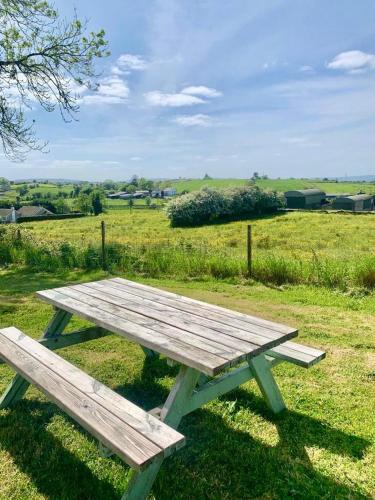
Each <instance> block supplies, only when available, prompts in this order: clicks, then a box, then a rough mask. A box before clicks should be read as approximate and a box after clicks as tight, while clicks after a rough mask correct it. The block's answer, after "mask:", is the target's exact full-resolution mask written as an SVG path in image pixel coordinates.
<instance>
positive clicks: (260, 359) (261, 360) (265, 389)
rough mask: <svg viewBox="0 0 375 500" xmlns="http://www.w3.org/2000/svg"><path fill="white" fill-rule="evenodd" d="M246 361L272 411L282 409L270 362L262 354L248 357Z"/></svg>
mask: <svg viewBox="0 0 375 500" xmlns="http://www.w3.org/2000/svg"><path fill="white" fill-rule="evenodd" d="M248 363H249V367H250V369H251V371H252V372H253V375H254V378H255V380H256V381H257V383H258V386H259V388H260V390H261V392H262V394H263V396H264V399H265V400H266V402H267V404H268V406H269V407H270V408H271V410H272V411H273V412H274V413H280V412H281V411H283V410H284V409H285V403H284V400H283V397H282V395H281V392H280V389H279V387H278V385H277V383H276V380H275V379H274V377H273V374H272V371H271V364H270V363H269V362H268V361H267V360H266V358H265V357H264V354H260V355H259V356H256V357H255V358H251V359H249V361H248Z"/></svg>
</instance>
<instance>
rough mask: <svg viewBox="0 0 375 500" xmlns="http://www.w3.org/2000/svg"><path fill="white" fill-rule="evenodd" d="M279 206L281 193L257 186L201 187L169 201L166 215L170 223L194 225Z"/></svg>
mask: <svg viewBox="0 0 375 500" xmlns="http://www.w3.org/2000/svg"><path fill="white" fill-rule="evenodd" d="M282 206H283V201H282V197H281V196H280V195H279V194H278V193H276V192H275V191H265V190H263V189H260V188H259V187H258V186H244V187H238V188H231V189H222V190H220V189H209V188H204V189H202V190H201V191H196V192H193V193H188V194H185V195H182V196H180V197H179V198H175V199H173V200H172V201H170V202H169V204H168V206H167V215H168V217H169V219H170V221H171V225H172V226H173V227H182V226H198V225H202V224H207V223H212V222H218V221H220V220H238V219H241V218H244V217H248V216H252V215H260V214H264V213H270V212H274V211H276V210H277V209H278V208H280V207H282Z"/></svg>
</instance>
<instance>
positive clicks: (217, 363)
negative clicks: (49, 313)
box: [37, 290, 234, 376]
mask: <svg viewBox="0 0 375 500" xmlns="http://www.w3.org/2000/svg"><path fill="white" fill-rule="evenodd" d="M37 296H38V297H39V298H41V299H42V300H44V301H46V302H48V303H50V304H52V305H55V306H56V307H60V308H62V309H65V310H67V311H69V312H72V313H73V314H75V315H76V316H79V317H81V318H84V319H87V320H88V321H92V322H93V323H95V324H97V325H98V326H101V327H102V328H106V329H107V330H110V331H112V332H114V333H118V334H119V335H122V336H124V337H125V338H127V339H129V340H132V341H134V342H137V343H138V344H141V345H143V346H145V347H148V348H149V349H152V350H155V351H157V352H159V353H161V354H165V355H166V356H167V357H170V358H172V359H175V360H176V361H179V362H180V363H182V364H185V365H187V366H191V367H192V368H196V369H197V370H200V371H202V372H203V373H206V374H207V375H211V376H213V375H216V374H217V373H219V372H220V371H222V370H223V369H225V368H226V367H229V366H232V365H233V363H234V361H233V362H232V361H229V360H227V359H225V358H223V357H220V356H217V355H214V354H211V353H209V352H207V351H202V349H198V348H196V347H194V346H192V345H190V344H189V343H186V342H183V341H181V340H178V339H172V338H170V337H167V336H166V335H162V334H160V333H158V332H157V331H155V330H152V329H150V328H146V327H143V326H142V325H139V324H136V323H134V322H131V321H129V320H126V319H123V318H120V317H119V316H115V315H114V314H111V313H108V312H106V311H104V310H102V309H98V308H96V307H92V306H90V305H88V304H85V303H83V302H81V301H79V300H77V299H73V298H71V297H68V296H67V295H64V294H62V293H60V292H56V291H55V290H45V291H41V292H37Z"/></svg>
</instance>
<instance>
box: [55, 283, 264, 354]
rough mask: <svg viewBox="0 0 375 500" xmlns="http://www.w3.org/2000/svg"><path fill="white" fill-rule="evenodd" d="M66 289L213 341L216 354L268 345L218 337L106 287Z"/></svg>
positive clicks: (188, 317)
mask: <svg viewBox="0 0 375 500" xmlns="http://www.w3.org/2000/svg"><path fill="white" fill-rule="evenodd" d="M91 285H92V286H91ZM69 288H70V289H74V290H78V291H80V292H83V293H85V294H89V295H91V296H93V297H97V298H100V299H101V300H104V301H106V302H109V303H111V304H115V305H117V306H120V307H121V308H123V309H127V310H129V311H133V312H137V313H139V314H141V315H142V316H144V317H147V318H150V319H152V320H156V321H158V322H162V323H165V324H167V325H169V326H172V327H174V328H177V329H180V330H184V331H186V332H190V333H193V334H195V336H199V337H201V338H203V339H204V340H205V341H206V340H209V341H213V342H214V345H215V346H217V347H218V348H219V350H223V351H226V352H231V353H233V354H234V355H243V354H244V353H248V354H249V353H251V352H252V351H253V350H254V351H258V350H259V349H258V347H259V346H261V345H264V344H266V343H267V345H271V343H270V340H269V339H264V338H262V339H260V340H261V341H260V342H259V343H257V342H258V340H259V338H258V337H255V336H253V338H254V340H255V341H257V342H255V341H254V343H253V342H251V341H250V340H247V341H245V340H243V339H238V338H234V336H233V332H231V333H232V335H227V334H226V333H224V332H223V331H220V332H219V333H220V335H218V330H217V329H213V328H209V327H207V326H203V323H204V320H203V321H202V325H201V324H199V321H200V319H201V318H197V317H195V316H193V315H192V314H186V313H183V312H181V311H176V310H175V309H172V308H171V307H165V306H162V305H160V304H158V303H156V302H153V301H151V300H146V299H143V298H142V297H137V296H134V295H131V294H127V293H126V292H122V291H121V290H117V289H114V288H112V287H108V286H106V285H104V286H103V285H100V284H97V283H92V284H90V286H88V285H76V286H73V287H69ZM62 291H63V290H62ZM63 293H64V292H63ZM224 330H225V328H224ZM245 334H246V336H247V338H248V339H250V338H252V336H251V335H250V334H247V332H245Z"/></svg>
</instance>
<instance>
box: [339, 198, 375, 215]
mask: <svg viewBox="0 0 375 500" xmlns="http://www.w3.org/2000/svg"><path fill="white" fill-rule="evenodd" d="M332 208H335V209H336V210H351V211H352V212H364V211H371V210H373V209H374V197H373V196H371V195H370V194H356V195H354V196H341V197H339V198H336V199H335V200H334V201H333V202H332Z"/></svg>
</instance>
